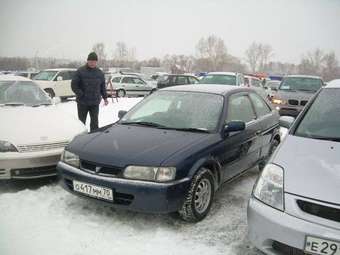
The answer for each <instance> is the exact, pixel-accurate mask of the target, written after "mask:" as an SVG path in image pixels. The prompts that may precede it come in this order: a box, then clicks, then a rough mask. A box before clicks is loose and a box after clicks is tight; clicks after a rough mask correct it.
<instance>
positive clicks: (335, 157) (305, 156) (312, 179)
mask: <svg viewBox="0 0 340 255" xmlns="http://www.w3.org/2000/svg"><path fill="white" fill-rule="evenodd" d="M339 155H340V143H339V142H332V141H324V140H316V139H310V138H304V137H297V136H292V135H288V136H287V138H286V139H285V141H284V142H283V143H282V145H281V146H280V148H279V149H278V150H277V153H276V155H275V156H274V159H273V163H275V164H278V165H280V166H282V167H283V168H284V187H285V192H288V193H292V194H296V195H298V196H303V197H307V198H311V199H317V200H321V201H325V202H330V203H336V204H340V196H339V187H340V157H339Z"/></svg>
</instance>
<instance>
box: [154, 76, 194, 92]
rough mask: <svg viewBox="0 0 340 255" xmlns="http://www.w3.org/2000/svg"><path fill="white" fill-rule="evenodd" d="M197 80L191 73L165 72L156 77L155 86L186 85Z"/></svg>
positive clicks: (160, 87)
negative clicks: (165, 73)
mask: <svg viewBox="0 0 340 255" xmlns="http://www.w3.org/2000/svg"><path fill="white" fill-rule="evenodd" d="M198 82H199V80H198V79H197V78H196V77H195V76H193V75H186V74H167V75H162V76H160V77H158V80H157V88H158V89H162V88H167V87H171V86H178V85H188V84H195V83H198Z"/></svg>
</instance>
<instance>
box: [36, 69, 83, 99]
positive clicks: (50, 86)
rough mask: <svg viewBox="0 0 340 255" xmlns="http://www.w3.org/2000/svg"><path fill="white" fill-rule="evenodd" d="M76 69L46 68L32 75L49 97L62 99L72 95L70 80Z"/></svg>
mask: <svg viewBox="0 0 340 255" xmlns="http://www.w3.org/2000/svg"><path fill="white" fill-rule="evenodd" d="M76 71H77V70H76V69H74V68H58V69H46V70H42V71H40V72H39V73H38V74H37V75H35V76H34V78H33V80H35V81H36V83H37V84H39V86H40V87H41V88H42V89H43V90H45V91H46V92H47V93H48V94H49V96H50V97H51V98H53V97H55V96H57V97H60V98H62V99H64V98H68V97H74V96H75V95H74V93H73V91H72V89H71V80H72V78H73V75H74V74H75V72H76Z"/></svg>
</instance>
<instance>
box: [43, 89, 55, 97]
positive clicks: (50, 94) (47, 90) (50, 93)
mask: <svg viewBox="0 0 340 255" xmlns="http://www.w3.org/2000/svg"><path fill="white" fill-rule="evenodd" d="M45 92H46V93H47V94H48V95H49V97H50V98H53V97H55V93H54V91H53V89H45Z"/></svg>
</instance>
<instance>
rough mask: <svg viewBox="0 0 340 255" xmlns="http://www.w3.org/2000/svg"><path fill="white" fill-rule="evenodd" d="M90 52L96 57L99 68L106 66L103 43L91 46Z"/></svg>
mask: <svg viewBox="0 0 340 255" xmlns="http://www.w3.org/2000/svg"><path fill="white" fill-rule="evenodd" d="M92 50H93V51H94V52H95V53H96V54H97V55H98V65H99V66H100V67H105V66H106V54H105V45H104V43H96V44H95V45H93V47H92Z"/></svg>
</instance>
